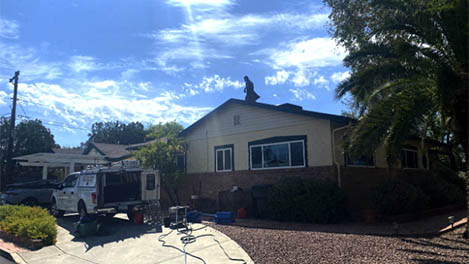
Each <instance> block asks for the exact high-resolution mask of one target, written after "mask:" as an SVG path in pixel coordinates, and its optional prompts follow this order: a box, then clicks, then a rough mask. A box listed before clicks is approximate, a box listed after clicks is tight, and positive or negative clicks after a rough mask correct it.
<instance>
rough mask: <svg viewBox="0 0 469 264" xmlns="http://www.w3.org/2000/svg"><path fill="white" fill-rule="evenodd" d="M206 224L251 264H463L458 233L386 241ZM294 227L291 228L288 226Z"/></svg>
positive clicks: (467, 250) (467, 257) (465, 244)
mask: <svg viewBox="0 0 469 264" xmlns="http://www.w3.org/2000/svg"><path fill="white" fill-rule="evenodd" d="M288 225H289V223H285V226H284V227H285V228H279V227H277V228H279V229H265V228H259V227H241V226H230V225H216V224H210V226H211V227H213V228H215V229H217V230H219V231H221V232H223V233H225V234H226V235H228V236H229V237H230V238H232V239H233V240H235V241H236V242H237V243H238V244H239V245H240V246H241V247H243V249H244V250H245V251H246V252H247V253H248V254H249V256H251V258H252V259H253V261H254V262H255V263H399V264H401V263H439V264H440V263H450V264H451V263H469V240H464V239H463V238H462V233H463V232H464V228H458V229H456V230H454V231H452V232H448V233H446V234H443V235H441V236H437V237H389V236H374V235H363V234H343V233H331V232H324V231H312V230H308V231H299V230H297V228H288ZM293 225H294V224H293Z"/></svg>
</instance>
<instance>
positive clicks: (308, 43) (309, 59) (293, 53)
mask: <svg viewBox="0 0 469 264" xmlns="http://www.w3.org/2000/svg"><path fill="white" fill-rule="evenodd" d="M345 55H346V51H345V49H344V48H343V47H340V46H337V45H336V43H335V41H334V40H333V39H331V38H312V39H308V40H300V41H293V42H290V43H288V44H287V45H286V46H285V47H281V48H280V49H277V50H272V51H271V52H270V59H271V60H272V61H273V62H274V63H275V66H277V67H308V68H310V67H327V66H337V65H340V64H342V60H343V58H344V57H345Z"/></svg>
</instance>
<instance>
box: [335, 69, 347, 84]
mask: <svg viewBox="0 0 469 264" xmlns="http://www.w3.org/2000/svg"><path fill="white" fill-rule="evenodd" d="M348 77H350V72H348V71H344V72H335V73H333V74H332V75H331V80H332V81H333V82H336V83H338V82H341V81H343V80H345V79H347V78H348Z"/></svg>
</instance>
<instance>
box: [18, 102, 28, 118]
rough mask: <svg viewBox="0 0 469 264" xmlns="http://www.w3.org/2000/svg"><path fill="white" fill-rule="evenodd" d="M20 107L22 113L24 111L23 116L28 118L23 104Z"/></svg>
mask: <svg viewBox="0 0 469 264" xmlns="http://www.w3.org/2000/svg"><path fill="white" fill-rule="evenodd" d="M19 106H20V108H21V111H23V114H24V115H25V116H27V114H26V112H25V111H24V108H23V106H22V105H21V104H19Z"/></svg>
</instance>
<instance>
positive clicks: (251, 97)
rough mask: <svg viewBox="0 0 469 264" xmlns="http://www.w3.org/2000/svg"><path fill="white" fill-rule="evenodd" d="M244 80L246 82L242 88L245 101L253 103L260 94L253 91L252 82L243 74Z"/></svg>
mask: <svg viewBox="0 0 469 264" xmlns="http://www.w3.org/2000/svg"><path fill="white" fill-rule="evenodd" d="M244 82H245V83H246V87H245V88H244V92H245V93H246V98H245V100H246V102H248V103H255V102H256V101H257V99H259V98H260V96H259V95H258V94H257V93H256V92H254V84H253V83H252V82H251V80H249V77H248V76H244Z"/></svg>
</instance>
